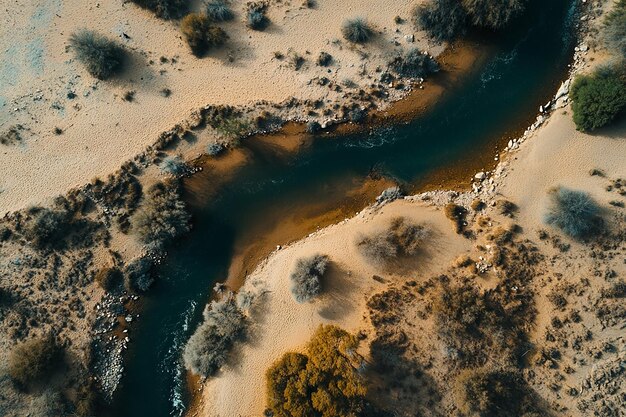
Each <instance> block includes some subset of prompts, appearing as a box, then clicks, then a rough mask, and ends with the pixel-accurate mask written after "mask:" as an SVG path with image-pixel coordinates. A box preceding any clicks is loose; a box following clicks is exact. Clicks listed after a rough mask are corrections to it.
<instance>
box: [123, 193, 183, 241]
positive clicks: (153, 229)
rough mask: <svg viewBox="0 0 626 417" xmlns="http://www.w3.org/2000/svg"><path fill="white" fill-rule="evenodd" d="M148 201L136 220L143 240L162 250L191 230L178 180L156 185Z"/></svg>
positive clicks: (133, 219)
mask: <svg viewBox="0 0 626 417" xmlns="http://www.w3.org/2000/svg"><path fill="white" fill-rule="evenodd" d="M146 197H147V199H146V201H144V203H143V205H142V206H141V207H140V208H139V209H138V210H137V212H136V213H135V214H134V215H133V217H132V225H133V229H134V230H135V232H136V233H137V236H138V237H139V240H140V241H141V242H143V243H145V244H148V245H150V246H152V247H153V248H154V249H157V250H158V249H161V248H162V247H163V246H164V245H165V244H166V243H168V242H169V241H171V240H173V239H175V238H176V237H178V236H180V235H181V234H183V233H186V232H188V231H189V229H190V225H189V221H190V216H189V213H187V210H186V208H185V203H184V202H183V201H182V200H181V199H180V197H179V193H178V184H177V183H176V182H174V181H166V182H160V183H157V184H155V185H153V186H152V187H151V188H150V190H148V193H147V196H146Z"/></svg>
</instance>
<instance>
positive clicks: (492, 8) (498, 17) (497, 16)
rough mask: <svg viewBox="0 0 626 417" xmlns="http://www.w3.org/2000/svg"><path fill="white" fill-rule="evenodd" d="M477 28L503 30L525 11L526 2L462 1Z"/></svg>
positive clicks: (511, 0) (517, 0) (507, 0)
mask: <svg viewBox="0 0 626 417" xmlns="http://www.w3.org/2000/svg"><path fill="white" fill-rule="evenodd" d="M461 3H462V4H463V7H464V8H465V10H466V12H467V14H468V15H469V18H470V20H471V22H472V23H473V24H474V25H475V26H480V27H485V28H490V29H502V28H504V27H505V26H506V25H507V24H508V23H509V22H510V21H511V19H513V18H514V17H516V16H517V15H519V14H520V13H521V12H523V11H524V9H525V7H526V0H461Z"/></svg>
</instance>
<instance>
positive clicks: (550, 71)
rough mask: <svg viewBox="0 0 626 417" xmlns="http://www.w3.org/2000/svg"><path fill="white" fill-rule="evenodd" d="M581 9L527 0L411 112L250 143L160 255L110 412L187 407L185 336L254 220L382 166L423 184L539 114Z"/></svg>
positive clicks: (563, 65) (169, 411)
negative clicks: (287, 151) (290, 151)
mask: <svg viewBox="0 0 626 417" xmlns="http://www.w3.org/2000/svg"><path fill="white" fill-rule="evenodd" d="M574 21H575V19H574V1H573V0H552V1H545V0H534V1H531V4H530V5H529V11H528V13H527V14H526V15H525V16H524V17H523V18H521V19H520V20H519V21H518V22H516V23H515V25H514V26H513V27H512V28H510V29H507V30H506V31H504V32H503V33H501V34H498V35H497V36H493V35H492V36H490V39H495V41H494V42H495V44H493V45H491V44H490V45H489V46H490V47H491V46H493V50H494V53H493V54H492V55H491V56H490V57H489V58H488V59H487V61H486V62H485V63H484V66H483V67H482V68H481V69H480V70H479V71H476V73H474V74H471V75H470V76H469V77H468V78H467V79H466V80H464V81H463V83H462V85H461V86H460V87H458V88H455V89H454V91H453V92H451V93H449V94H446V95H445V97H444V98H443V99H442V100H440V101H439V102H438V103H437V104H436V105H435V106H434V107H433V108H432V109H431V110H429V111H428V112H427V113H426V114H423V115H421V116H420V117H419V118H417V119H416V120H414V121H412V122H411V123H408V124H405V125H399V126H387V127H380V128H376V129H374V130H373V131H371V132H367V133H359V134H354V135H349V136H347V137H342V138H339V139H332V140H329V139H321V138H320V139H318V140H315V142H314V143H313V144H312V146H310V147H308V148H306V149H305V150H303V151H302V152H300V153H298V154H297V155H292V156H288V157H285V156H280V157H278V156H276V155H275V154H273V153H271V152H263V151H260V150H255V149H252V148H251V150H250V153H251V154H252V155H253V157H252V161H251V162H250V163H249V164H248V165H246V166H245V167H244V168H243V169H241V170H240V171H239V172H238V173H237V174H236V175H235V176H234V178H233V179H232V180H231V181H230V182H229V183H228V184H227V186H226V187H225V188H224V189H223V191H222V192H220V193H219V194H218V196H217V197H216V198H214V199H212V200H211V202H210V204H206V205H204V206H202V207H194V213H193V214H194V229H193V231H192V232H191V234H190V235H189V236H187V237H186V238H185V239H183V240H182V241H180V242H179V243H178V244H177V245H176V246H175V247H173V248H171V250H170V253H169V256H168V258H167V260H166V262H165V263H164V264H163V265H162V266H161V267H159V271H158V275H159V278H158V284H157V285H156V286H155V288H154V290H153V291H152V292H151V293H150V294H149V295H148V296H147V297H146V300H145V304H146V305H145V309H144V310H143V312H142V317H141V319H140V321H139V324H138V325H137V327H136V328H134V329H133V330H132V332H131V333H132V334H131V337H132V339H133V342H132V345H131V351H130V352H129V355H128V362H127V363H128V366H127V372H126V374H125V376H124V378H123V381H122V384H123V385H122V387H121V389H120V391H119V394H118V396H117V399H116V404H115V410H114V415H115V416H119V417H126V416H133V417H137V416H151V417H160V416H163V417H165V416H172V415H173V416H179V415H181V414H182V413H183V411H184V404H185V401H186V398H185V397H186V394H185V393H186V386H185V378H184V373H183V372H182V368H181V366H180V354H181V348H182V345H183V344H184V342H185V340H186V339H187V338H188V336H189V334H190V333H191V332H192V331H193V329H194V326H195V325H196V323H197V320H198V318H199V316H200V312H201V310H202V308H203V306H204V304H206V302H207V300H208V298H209V297H210V293H211V288H212V287H213V284H214V282H215V281H216V280H222V279H224V278H225V277H226V275H227V271H228V267H229V265H230V263H231V259H232V257H233V253H234V250H235V246H236V242H237V241H239V240H241V239H242V236H244V235H245V236H246V238H247V239H250V238H252V239H253V238H254V233H253V232H252V236H250V235H251V233H250V231H251V230H252V231H254V230H257V228H258V224H259V223H260V222H264V221H268V220H266V219H272V218H275V217H276V216H273V215H272V214H275V210H277V208H280V210H282V212H285V211H289V209H290V208H292V207H293V208H294V210H296V208H297V207H298V205H299V204H302V202H307V201H310V202H314V201H324V200H325V199H329V198H331V197H329V196H336V194H337V190H336V187H340V184H346V183H350V182H358V181H359V180H362V179H364V178H366V177H367V176H368V174H369V173H370V172H371V170H372V168H374V167H375V168H376V169H377V170H379V171H382V172H384V173H385V174H386V175H388V176H390V177H392V178H394V179H396V180H397V181H399V182H401V183H406V184H415V183H419V181H420V179H421V178H423V177H424V176H425V175H427V174H428V173H431V172H432V171H434V170H436V169H437V168H440V167H442V166H450V165H454V164H456V163H460V161H462V160H463V159H464V157H466V156H467V155H468V154H472V153H473V154H474V155H475V151H476V150H477V149H483V150H485V149H488V152H492V151H491V149H490V145H491V144H493V140H494V138H497V137H501V136H502V135H504V134H505V133H506V132H509V131H510V130H511V126H513V125H516V124H519V122H520V120H524V119H527V118H528V117H529V116H532V115H534V114H535V112H536V111H537V108H538V106H539V105H540V104H542V103H545V102H546V101H547V100H548V99H549V98H550V97H551V96H552V95H553V94H554V92H555V91H556V87H557V86H558V83H559V82H560V81H561V79H562V78H563V76H564V74H565V72H566V70H567V65H568V63H569V62H570V59H571V56H572V52H573V46H574V45H573V41H574V39H573V36H574V28H573V27H572V25H573V24H574ZM244 146H245V144H244ZM471 174H472V173H471V172H468V173H467V175H468V176H469V175H471ZM333 198H334V197H333ZM333 201H334V200H333ZM337 204H340V203H339V202H337ZM330 205H331V206H332V203H331V204H330ZM266 226H267V225H266ZM259 230H262V228H261V229H259Z"/></svg>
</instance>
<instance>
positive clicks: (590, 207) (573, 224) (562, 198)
mask: <svg viewBox="0 0 626 417" xmlns="http://www.w3.org/2000/svg"><path fill="white" fill-rule="evenodd" d="M550 199H551V201H550V206H549V207H548V211H547V212H546V215H545V222H546V223H548V224H550V225H553V226H556V227H558V228H559V229H561V230H562V231H563V232H565V233H566V234H568V235H569V236H572V237H574V238H584V237H587V236H590V235H593V234H595V233H596V232H598V231H599V230H600V227H601V218H600V208H599V207H598V205H597V204H596V202H595V201H593V199H592V198H591V197H590V196H589V194H587V193H585V192H583V191H574V190H570V189H567V188H563V187H560V188H557V189H556V190H554V191H553V192H552V193H551V194H550Z"/></svg>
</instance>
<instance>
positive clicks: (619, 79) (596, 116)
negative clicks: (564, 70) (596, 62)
mask: <svg viewBox="0 0 626 417" xmlns="http://www.w3.org/2000/svg"><path fill="white" fill-rule="evenodd" d="M571 97H572V100H573V104H572V110H573V112H574V123H576V128H577V129H578V130H581V131H590V130H595V129H598V128H600V127H602V126H605V125H607V124H609V123H611V122H612V121H613V120H615V119H616V118H617V117H618V116H619V115H620V114H622V113H623V112H624V110H625V109H626V75H625V74H624V71H619V70H617V69H616V68H611V67H606V68H602V69H601V70H599V71H596V72H595V73H593V74H592V75H579V76H577V77H576V79H575V80H574V83H573V85H572V91H571Z"/></svg>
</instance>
